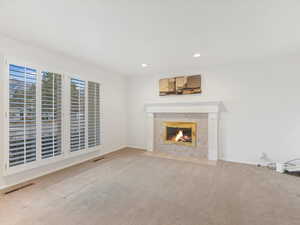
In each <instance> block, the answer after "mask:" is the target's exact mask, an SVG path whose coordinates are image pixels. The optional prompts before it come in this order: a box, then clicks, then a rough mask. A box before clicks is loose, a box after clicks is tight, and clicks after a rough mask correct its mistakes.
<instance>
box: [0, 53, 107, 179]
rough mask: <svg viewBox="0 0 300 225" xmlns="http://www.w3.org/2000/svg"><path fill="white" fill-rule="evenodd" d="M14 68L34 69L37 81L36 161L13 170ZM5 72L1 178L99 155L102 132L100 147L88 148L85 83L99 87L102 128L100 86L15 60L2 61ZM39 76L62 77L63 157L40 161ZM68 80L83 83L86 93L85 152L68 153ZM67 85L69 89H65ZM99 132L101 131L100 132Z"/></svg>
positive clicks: (40, 115)
mask: <svg viewBox="0 0 300 225" xmlns="http://www.w3.org/2000/svg"><path fill="white" fill-rule="evenodd" d="M10 64H13V65H17V66H26V67H29V68H32V69H35V70H36V71H37V77H36V115H37V118H36V124H37V126H36V127H37V128H36V134H37V135H36V140H37V142H36V144H37V147H36V160H35V161H33V162H30V163H25V164H21V165H17V166H14V167H9V110H10V108H9V65H10ZM3 65H4V69H3V75H4V76H3V81H4V82H3V86H2V87H3V92H4V93H3V100H4V102H3V106H4V107H3V110H4V111H3V112H4V115H3V116H4V125H3V128H2V130H3V141H4V143H3V147H4V151H3V157H4V158H3V175H4V176H8V175H12V174H16V173H19V172H23V171H27V170H30V169H34V168H39V167H42V166H46V165H49V164H54V163H56V162H60V161H63V160H67V159H71V158H74V157H76V156H79V155H86V154H89V153H91V152H95V151H101V150H102V149H103V142H102V132H100V142H101V144H100V145H98V146H95V147H93V148H89V147H88V144H87V143H88V122H87V121H88V94H87V93H88V87H87V83H88V81H92V82H96V83H99V85H100V99H99V105H100V127H102V126H103V123H102V116H101V114H102V113H101V112H102V101H101V87H102V85H101V82H98V81H93V80H90V79H83V78H82V77H80V76H74V75H71V73H67V72H62V71H60V70H57V69H53V68H51V67H49V66H37V65H35V64H32V63H26V62H24V61H20V60H18V59H15V58H7V57H4V63H3ZM42 72H51V73H57V74H61V76H62V81H61V83H62V90H61V95H62V100H61V104H62V121H64V122H62V124H61V126H62V127H61V132H62V153H61V154H60V155H57V156H55V157H50V158H45V159H42V152H41V150H42V149H41V134H42V121H41V117H42V114H41V102H42V99H41V97H42V93H41V92H42V89H41V88H42ZM71 78H75V79H80V80H83V81H85V83H86V89H85V148H84V149H83V150H81V151H75V152H71V151H70V132H69V131H70V106H71V104H70V97H71V96H70V86H71V85H70V83H71ZM68 84H69V85H68ZM101 130H102V129H101Z"/></svg>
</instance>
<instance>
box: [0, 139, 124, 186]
mask: <svg viewBox="0 0 300 225" xmlns="http://www.w3.org/2000/svg"><path fill="white" fill-rule="evenodd" d="M126 147H127V146H126V145H124V146H120V147H118V148H116V149H113V150H112V151H107V152H101V154H99V155H93V156H91V157H87V158H84V159H81V160H78V161H75V162H71V163H67V164H66V165H63V166H60V167H57V168H55V169H51V170H49V171H47V172H45V173H41V174H38V175H35V176H31V177H27V178H25V179H22V180H19V181H18V182H14V183H11V184H7V185H2V186H0V190H3V189H6V188H9V187H12V186H15V185H18V184H21V183H24V182H27V181H30V180H33V179H37V178H39V177H42V176H45V175H48V174H51V173H54V172H57V171H59V170H63V169H66V168H68V167H71V166H75V165H77V164H80V163H83V162H86V161H89V160H92V159H93V158H96V157H99V156H102V155H105V154H108V153H111V152H115V151H119V150H121V149H123V148H126ZM24 172H25V171H24Z"/></svg>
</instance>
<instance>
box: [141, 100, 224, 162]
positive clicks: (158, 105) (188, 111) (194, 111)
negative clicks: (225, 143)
mask: <svg viewBox="0 0 300 225" xmlns="http://www.w3.org/2000/svg"><path fill="white" fill-rule="evenodd" d="M220 105H221V102H220V101H189V102H149V103H146V104H145V112H146V114H147V125H146V134H147V137H148V139H147V151H153V150H154V148H155V144H154V143H155V138H156V137H157V135H158V134H155V130H156V128H155V120H156V119H155V118H165V116H163V115H166V116H167V115H168V116H170V117H171V118H172V117H176V115H177V116H178V115H181V116H182V115H186V116H184V117H190V118H193V117H195V118H198V117H203V115H204V114H206V115H207V139H208V143H207V150H206V152H207V153H206V155H207V158H208V160H214V161H215V160H218V155H219V153H218V152H219V146H218V145H219V143H218V138H219V137H218V134H219V112H220ZM193 115H194V116H193ZM171 118H170V119H171ZM156 132H157V131H156Z"/></svg>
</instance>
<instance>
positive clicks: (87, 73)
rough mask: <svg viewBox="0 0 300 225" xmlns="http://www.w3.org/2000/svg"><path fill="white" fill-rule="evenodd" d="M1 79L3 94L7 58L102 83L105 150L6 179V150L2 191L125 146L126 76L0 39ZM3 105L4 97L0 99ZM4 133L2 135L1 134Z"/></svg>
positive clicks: (0, 180) (0, 107)
mask: <svg viewBox="0 0 300 225" xmlns="http://www.w3.org/2000/svg"><path fill="white" fill-rule="evenodd" d="M0 55H1V57H0V62H1V64H0V78H1V84H0V85H1V86H0V88H1V93H2V91H3V82H2V81H3V79H4V75H5V74H4V72H5V71H4V60H3V59H4V56H5V57H8V58H11V57H12V58H16V59H17V60H21V61H23V62H24V61H25V62H28V63H30V64H34V65H38V66H41V67H42V68H43V67H45V68H49V69H50V70H52V71H53V72H56V71H59V72H61V71H64V72H67V73H69V74H74V75H79V76H81V77H82V78H84V79H87V80H92V81H96V82H100V83H101V85H102V86H101V88H102V94H103V97H102V99H103V105H102V106H103V124H102V131H103V138H102V142H103V146H102V147H101V149H99V150H97V151H95V152H92V153H90V154H84V155H80V156H76V157H73V158H69V159H66V160H63V161H60V162H57V163H54V164H49V165H47V166H43V167H41V168H37V169H32V170H29V171H26V172H21V173H18V174H15V175H10V176H5V177H4V176H3V167H4V166H3V164H4V158H3V153H4V150H5V149H4V148H3V147H1V149H0V166H1V171H0V189H1V188H3V187H6V186H8V185H11V184H15V183H18V182H21V181H24V180H27V179H29V178H33V177H36V176H40V175H42V174H45V173H49V172H51V171H54V170H56V169H59V168H62V167H65V166H68V165H71V164H74V163H78V162H80V161H82V160H86V159H88V158H91V157H95V156H98V155H101V154H104V153H107V152H111V151H114V150H117V149H120V148H122V147H124V146H126V135H125V134H126V116H125V115H126V110H124V109H125V107H126V104H125V102H126V98H125V97H126V94H125V93H126V81H125V78H124V77H123V76H119V75H118V74H112V73H110V72H107V71H103V70H101V69H100V68H98V67H96V66H94V65H90V64H88V63H85V62H83V61H79V60H77V59H73V58H70V57H67V56H64V55H62V54H59V53H56V52H51V51H48V50H43V49H39V48H35V47H32V46H30V45H28V44H27V43H22V42H18V41H15V40H12V39H9V38H6V37H4V36H0ZM0 101H1V102H3V101H4V99H3V94H1V95H0ZM4 110H5V109H4V106H3V104H0V112H1V114H0V122H1V124H4V113H5V112H4ZM2 132H4V131H1V133H2ZM2 143H3V135H0V144H1V146H3V144H2Z"/></svg>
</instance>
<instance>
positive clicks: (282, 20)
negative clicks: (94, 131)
mask: <svg viewBox="0 0 300 225" xmlns="http://www.w3.org/2000/svg"><path fill="white" fill-rule="evenodd" d="M299 24H300V1H299V0H247V1H246V0H181V1H180V0H128V1H122V0H119V1H117V0H81V1H79V0H48V1H46V0H26V1H24V0H0V33H2V34H5V35H8V36H10V37H13V38H16V39H19V40H22V41H27V42H28V43H30V44H33V45H36V46H39V47H43V48H47V49H52V50H55V51H59V52H62V53H64V54H67V55H70V56H73V57H77V58H80V59H82V60H88V61H91V62H92V63H96V64H98V65H99V66H101V67H103V68H106V69H110V70H112V71H118V72H120V73H122V74H127V75H143V74H157V73H171V72H173V73H176V72H184V71H189V70H190V69H194V68H201V67H205V66H211V65H218V64H226V63H232V62H236V61H240V60H243V61H245V60H254V59H258V58H259V59H261V58H266V57H272V56H273V55H284V54H287V53H289V52H291V51H298V50H299V49H300V29H299ZM195 52H200V53H201V57H200V58H197V59H195V58H193V57H192V55H193V54H194V53H195ZM142 63H147V64H150V65H151V66H150V67H148V68H142V67H141V64H142Z"/></svg>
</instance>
